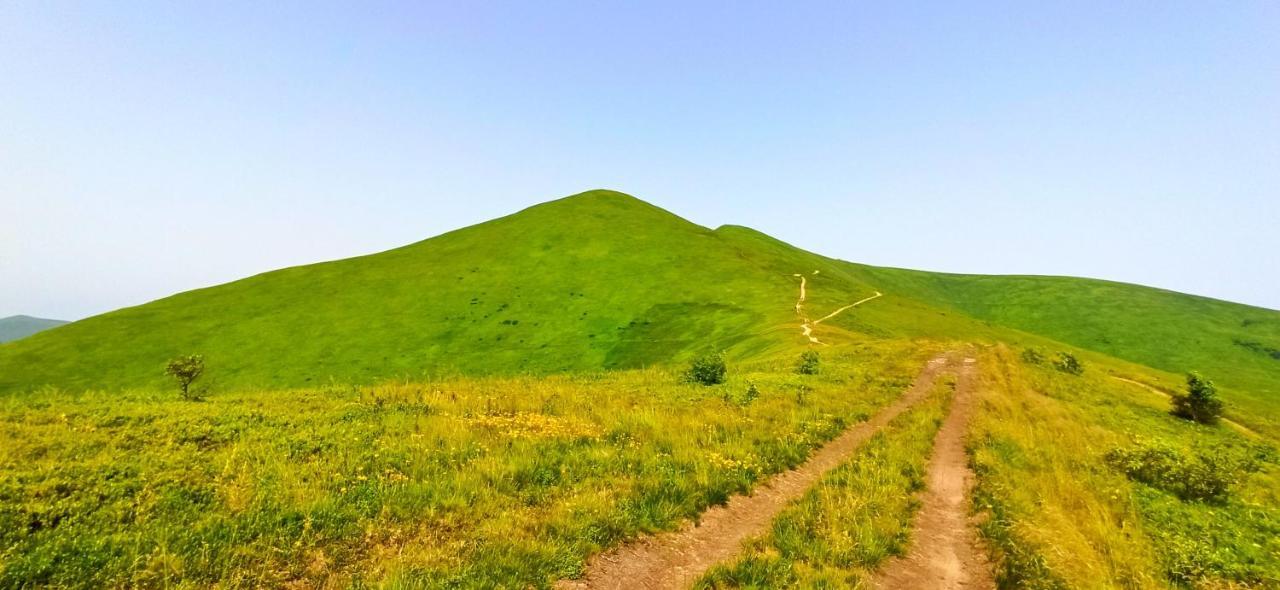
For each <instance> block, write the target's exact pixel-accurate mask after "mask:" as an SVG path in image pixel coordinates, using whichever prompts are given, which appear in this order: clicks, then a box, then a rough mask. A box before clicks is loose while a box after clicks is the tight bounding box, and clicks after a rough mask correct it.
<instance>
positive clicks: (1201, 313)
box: [0, 191, 1280, 413]
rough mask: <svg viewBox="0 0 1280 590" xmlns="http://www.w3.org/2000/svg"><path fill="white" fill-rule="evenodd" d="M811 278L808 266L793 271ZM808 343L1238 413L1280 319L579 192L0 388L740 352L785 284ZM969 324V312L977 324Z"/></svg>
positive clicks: (329, 266) (292, 271)
mask: <svg viewBox="0 0 1280 590" xmlns="http://www.w3.org/2000/svg"><path fill="white" fill-rule="evenodd" d="M813 271H820V273H819V274H816V275H815V274H812V273H813ZM796 272H804V273H806V275H807V276H808V279H809V284H810V289H809V294H810V298H809V301H808V303H807V309H808V310H809V312H810V314H811V315H813V316H819V315H824V314H825V313H827V312H828V311H830V310H834V309H836V308H837V307H839V306H842V305H845V304H847V303H849V302H851V301H853V300H856V299H860V298H862V297H864V296H866V295H869V294H870V293H871V292H872V291H873V290H880V291H884V292H885V293H886V297H884V298H882V299H879V300H877V301H875V302H873V303H872V304H869V305H867V306H865V307H863V308H859V309H857V310H855V311H854V312H850V313H846V314H844V315H842V316H840V317H838V318H835V319H833V320H831V321H829V322H827V323H825V324H823V326H822V328H821V332H820V336H822V337H823V338H824V340H828V341H831V340H832V339H836V340H840V339H841V338H840V337H841V336H849V337H852V338H855V339H863V338H866V337H873V338H889V337H929V338H950V339H964V340H984V341H992V340H1018V339H1024V335H1023V334H1018V333H1015V331H1021V332H1022V333H1031V334H1038V335H1040V336H1043V337H1046V338H1049V339H1054V340H1058V341H1062V342H1066V343H1069V344H1073V345H1076V346H1080V347H1082V348H1086V349H1090V350H1094V351H1098V352H1101V353H1104V354H1108V355H1112V356H1115V357H1118V358H1122V359H1127V360H1130V361H1133V362H1137V363H1142V364H1144V365H1147V366H1151V367H1156V368H1159V369H1163V370H1166V371H1171V372H1174V373H1178V372H1182V371H1186V370H1193V369H1194V370H1201V371H1204V372H1205V373H1207V374H1208V375H1209V376H1210V377H1211V378H1214V379H1215V380H1217V381H1218V382H1219V383H1220V384H1222V385H1225V386H1227V387H1228V388H1229V389H1230V390H1231V391H1230V392H1229V394H1230V395H1229V400H1231V399H1239V400H1241V401H1243V409H1244V410H1246V411H1248V412H1265V413H1270V410H1271V409H1272V408H1273V407H1274V404H1275V400H1276V396H1277V395H1280V359H1276V358H1274V356H1273V355H1272V353H1271V352H1270V351H1271V350H1274V349H1280V313H1278V312H1275V311H1271V310H1265V309H1260V308H1254V307H1249V306H1244V305H1238V304H1233V303H1227V302H1222V301H1215V300H1211V299H1206V298H1201V297H1194V296H1189V295H1182V294H1178V293H1172V292H1169V291H1162V290H1158V289H1151V288H1146V287H1139V286H1135V285H1125V284H1119V283H1110V282H1104V281H1094V280H1087V279H1071V278H1058V277H1016V276H1010V277H989V276H977V275H949V274H940V273H927V272H919V271H907V270H897V269H887V268H877V267H870V266H864V265H858V264H852V263H847V262H842V261H837V260H833V259H829V258H824V257H821V256H818V255H814V254H811V253H808V252H804V251H802V250H799V249H797V248H794V247H792V246H790V245H788V244H785V243H782V242H780V241H778V240H775V239H773V238H770V237H768V236H766V235H764V234H761V233H759V232H756V231H753V230H750V229H747V228H742V227H735V226H725V227H721V228H719V229H716V230H710V229H707V228H704V227H701V226H698V225H695V224H692V223H689V222H687V221H685V220H683V219H680V218H679V217H676V216H674V215H672V214H670V213H668V212H666V211H663V210H661V209H658V208H656V207H653V206H651V205H648V204H646V203H644V202H642V201H640V200H638V199H635V198H632V197H629V196H626V195H623V194H621V193H615V192H612V191H591V192H588V193H583V194H581V195H576V196H573V197H569V198H566V199H561V200H559V201H552V202H550V203H545V204H542V205H538V206H535V207H531V208H529V209H527V210H525V211H522V212H520V213H517V214H515V215H511V216H508V217H504V218H500V219H496V220H493V221H490V222H487V223H483V224H480V225H477V226H473V227H469V228H464V229H461V230H458V231H455V232H451V233H448V234H445V235H442V236H439V237H436V238H431V239H429V240H425V241H422V242H419V243H416V244H411V245H409V246H405V247H403V248H398V249H395V250H391V251H388V252H383V253H379V254H374V255H369V256H363V257H358V258H352V259H347V260H339V261H334V262H327V263H321V264H314V265H308V266H301V267H296V268H289V269H283V270H279V271H275V272H270V273H266V274H263V275H259V276H255V277H251V278H248V279H244V280H241V281H237V282H234V283H229V284H226V285H221V286H217V287H212V288H209V289H202V290H197V291H191V292H188V293H182V294H179V295H175V296H172V297H169V298H166V299H162V300H159V301H156V302H152V303H149V304H146V305H142V306H138V307H133V308H128V309H123V310H120V311H117V312H113V313H109V314H104V315H102V316H98V317H94V318H89V319H87V320H84V321H81V322H76V323H73V324H70V325H68V326H65V327H63V328H60V329H58V330H57V331H54V332H50V333H46V334H37V335H35V336H32V337H30V338H27V339H24V340H23V341H22V342H19V343H13V344H7V345H0V392H4V391H12V390H22V389H33V388H36V387H39V386H40V385H44V384H52V385H56V386H60V387H64V388H69V389H81V388H103V389H118V388H124V387H137V386H157V385H160V384H162V383H163V376H162V375H161V374H160V368H161V367H162V366H163V364H164V362H165V361H166V360H167V359H169V358H171V357H173V356H175V355H178V354H184V353H191V352H198V353H202V354H204V355H205V356H206V358H207V360H208V364H209V366H210V371H209V376H208V378H207V381H209V382H210V383H211V384H213V385H214V386H215V389H221V390H229V389H235V388H239V387H249V386H270V387H289V386H303V385H307V384H310V383H317V382H328V381H330V380H331V379H333V380H337V381H341V382H371V381H377V380H382V379H387V378H396V377H406V378H415V377H421V376H422V375H423V374H426V373H432V374H438V373H441V372H452V371H457V372H461V373H465V374H511V373H552V372H558V371H565V370H594V369H600V368H627V367H637V366H644V365H650V364H660V363H665V362H670V361H673V360H675V361H678V360H681V359H683V358H686V357H688V356H690V355H692V354H694V353H697V352H701V351H704V350H707V349H712V348H717V349H727V350H729V351H730V353H731V356H736V357H738V358H747V357H752V356H757V355H759V354H760V353H767V352H770V351H778V350H781V349H782V348H783V347H785V346H787V345H788V344H793V343H794V341H795V340H796V339H798V336H797V333H798V326H797V320H796V318H795V316H794V314H793V313H792V311H791V310H792V305H793V303H794V301H795V295H796V279H795V278H794V277H792V276H791V275H792V274H793V273H796ZM975 318H976V319H975Z"/></svg>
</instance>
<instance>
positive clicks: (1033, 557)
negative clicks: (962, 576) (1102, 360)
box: [971, 347, 1280, 588]
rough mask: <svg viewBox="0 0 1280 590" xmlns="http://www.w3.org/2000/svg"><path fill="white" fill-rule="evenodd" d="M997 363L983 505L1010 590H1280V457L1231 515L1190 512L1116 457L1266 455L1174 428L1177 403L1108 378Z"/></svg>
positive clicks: (977, 431) (997, 357) (982, 453)
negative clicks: (1180, 452)
mask: <svg viewBox="0 0 1280 590" xmlns="http://www.w3.org/2000/svg"><path fill="white" fill-rule="evenodd" d="M983 363H984V366H987V367H990V368H993V369H994V370H987V371H984V374H983V378H982V389H981V409H980V411H979V412H978V414H977V416H976V418H975V421H974V423H973V426H972V437H973V441H974V443H973V444H974V448H973V449H971V451H972V455H973V456H972V460H973V463H974V467H975V471H976V473H977V475H978V486H977V490H976V492H975V498H974V502H975V504H976V508H977V509H979V510H980V511H984V512H986V513H987V520H986V521H985V523H984V524H983V525H982V531H983V533H984V536H985V537H986V538H987V540H988V542H989V543H990V545H991V547H992V550H993V553H994V554H995V557H996V562H997V568H998V569H997V575H998V581H999V582H1000V585H1001V587H1002V588H1167V587H1170V586H1171V585H1174V586H1179V585H1194V586H1197V587H1275V586H1276V585H1277V584H1280V540H1278V539H1280V529H1278V528H1277V523H1278V522H1280V521H1278V520H1277V519H1278V517H1280V501H1278V500H1280V498H1277V493H1278V492H1277V490H1280V477H1278V474H1277V469H1276V464H1275V461H1274V459H1271V460H1269V462H1267V461H1264V462H1263V465H1262V467H1261V470H1260V471H1259V472H1258V473H1255V474H1251V475H1249V476H1248V477H1247V479H1246V480H1245V481H1244V482H1242V483H1241V485H1240V486H1239V489H1238V493H1237V494H1236V495H1234V496H1233V497H1232V499H1230V500H1228V501H1227V502H1226V503H1225V504H1221V505H1211V504H1204V503H1198V502H1189V501H1183V500H1181V499H1179V498H1178V497H1176V496H1175V495H1174V494H1173V493H1171V492H1167V491H1163V490H1160V489H1156V488H1153V487H1150V486H1148V485H1146V484H1142V483H1140V482H1135V481H1130V480H1129V479H1128V478H1127V477H1126V476H1125V475H1124V473H1123V472H1122V470H1117V469H1115V468H1113V467H1112V466H1110V465H1108V462H1107V460H1106V456H1107V453H1108V452H1111V451H1113V450H1114V449H1116V448H1123V447H1126V446H1128V445H1132V444H1134V439H1135V438H1136V437H1138V438H1141V439H1143V440H1148V441H1156V442H1159V443H1161V444H1165V445H1169V446H1170V447H1173V448H1182V449H1188V448H1190V447H1192V446H1198V445H1207V444H1212V445H1228V446H1234V447H1239V448H1241V449H1253V448H1254V446H1253V445H1252V444H1251V443H1250V442H1249V441H1247V440H1245V439H1243V438H1241V437H1240V436H1239V435H1238V434H1237V433H1235V432H1233V431H1230V430H1228V429H1224V428H1210V427H1204V426H1198V425H1194V424H1190V423H1187V422H1185V421H1182V420H1178V419H1176V418H1173V417H1171V416H1169V414H1168V411H1167V410H1168V406H1167V402H1165V401H1163V400H1160V399H1157V398H1155V396H1149V395H1147V394H1145V393H1144V392H1141V391H1139V390H1137V389H1136V388H1126V387H1125V386H1124V384H1119V383H1117V382H1116V381H1114V380H1112V379H1109V378H1107V377H1106V376H1105V375H1103V374H1101V373H1100V372H1099V371H1090V372H1087V373H1086V374H1085V375H1083V376H1073V375H1067V374H1063V373H1061V372H1058V371H1054V370H1052V369H1048V368H1045V367H1042V366H1036V365H1032V364H1027V363H1023V362H1021V361H1019V360H1018V359H1017V355H1015V354H1014V353H1013V352H1012V351H1010V350H1008V349H1006V348H1003V347H1001V348H997V349H994V350H992V351H991V352H990V353H988V354H987V355H985V358H984V359H983ZM1255 450H1256V449H1255ZM1260 452H1261V451H1260ZM1263 455H1264V456H1266V453H1265V452H1263Z"/></svg>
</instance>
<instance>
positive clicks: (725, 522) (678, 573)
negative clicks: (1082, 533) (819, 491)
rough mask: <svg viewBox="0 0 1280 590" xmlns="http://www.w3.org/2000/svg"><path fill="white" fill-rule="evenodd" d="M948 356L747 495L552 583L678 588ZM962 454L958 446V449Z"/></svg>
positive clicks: (925, 389)
mask: <svg viewBox="0 0 1280 590" xmlns="http://www.w3.org/2000/svg"><path fill="white" fill-rule="evenodd" d="M954 364H955V363H953V362H950V361H948V358H947V357H946V356H939V357H937V358H934V359H933V360H930V361H929V363H928V364H927V365H925V368H924V369H923V370H922V371H921V372H920V375H919V376H918V377H916V380H915V382H914V383H912V385H911V387H910V389H908V390H907V392H906V393H905V394H903V396H902V397H900V398H898V399H897V400H895V401H894V402H893V403H892V404H890V405H889V406H888V407H886V408H884V409H883V410H881V411H880V412H879V413H877V414H876V415H875V416H873V417H871V418H870V419H869V420H867V421H866V422H862V423H859V424H857V425H855V426H853V427H851V428H849V429H848V430H846V431H845V432H844V434H841V435H840V436H839V437H837V438H836V439H835V440H833V441H831V442H830V443H828V444H827V445H825V446H823V447H822V448H821V449H819V450H818V451H817V452H815V453H814V454H813V456H811V457H810V458H809V460H808V461H807V462H805V463H804V464H803V465H801V466H800V467H797V468H796V469H793V470H791V471H787V472H784V473H780V474H778V475H775V476H774V477H772V478H770V479H769V481H768V482H766V483H764V484H762V485H761V486H759V487H758V488H757V489H756V490H754V493H752V494H751V495H749V496H734V497H732V498H730V499H729V502H728V503H727V504H725V505H723V506H716V507H713V508H710V509H708V510H707V511H706V512H704V513H703V514H702V515H701V517H700V518H699V519H698V522H697V523H686V524H685V526H683V527H681V528H680V529H679V530H677V531H674V532H670V533H664V534H661V535H657V536H653V537H646V538H643V539H639V540H637V541H635V542H633V543H629V544H627V545H623V546H621V547H619V548H617V549H614V550H612V551H609V552H606V553H603V554H600V555H598V556H596V557H594V558H592V559H591V560H590V561H589V562H588V563H587V569H586V575H585V576H584V577H583V578H582V579H579V580H561V581H560V582H559V583H557V584H556V587H557V588H562V589H569V588H589V589H604V588H610V589H613V588H616V589H654V588H685V587H687V586H689V585H690V584H691V583H693V582H694V581H696V580H697V579H698V578H699V577H701V576H702V574H703V573H705V572H706V571H707V569H709V568H710V567H711V566H712V565H715V564H716V563H719V562H721V561H725V560H728V559H730V558H732V557H734V556H735V555H737V554H738V553H739V552H740V551H741V550H742V541H743V540H745V539H747V538H749V537H753V536H756V535H759V534H761V533H763V532H765V531H766V530H767V528H768V526H769V524H770V523H771V522H772V521H773V519H774V517H776V516H777V515H778V513H779V512H781V511H782V509H783V508H784V507H785V506H786V505H787V503H788V502H790V501H792V500H794V499H796V498H799V497H800V496H801V495H803V494H804V492H805V491H807V490H808V489H809V488H810V487H811V486H813V485H814V484H815V483H817V482H818V480H819V479H820V478H821V477H822V476H823V475H824V474H826V473H827V472H828V471H830V470H832V469H834V468H835V467H837V466H839V465H840V464H841V463H843V462H844V461H846V460H847V459H848V458H849V456H850V455H852V454H853V452H854V451H855V450H856V449H857V448H858V447H859V446H860V445H861V444H862V443H864V442H866V440H867V439H869V438H871V436H872V435H873V434H875V433H876V431H878V430H880V429H881V428H883V427H884V426H885V425H886V424H888V423H889V422H890V421H891V420H893V419H894V418H895V417H897V416H898V415H899V414H901V413H902V412H903V411H905V410H906V409H907V408H909V407H911V406H912V405H913V404H915V403H916V402H918V401H920V400H921V399H922V398H923V397H925V395H926V394H928V393H929V391H930V389H931V387H932V386H933V382H934V380H935V379H937V377H938V375H939V374H940V373H942V372H943V371H945V370H954V366H953V365H954ZM960 452H961V454H963V452H964V451H963V449H961V451H960Z"/></svg>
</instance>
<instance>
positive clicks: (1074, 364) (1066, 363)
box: [1053, 352, 1084, 375]
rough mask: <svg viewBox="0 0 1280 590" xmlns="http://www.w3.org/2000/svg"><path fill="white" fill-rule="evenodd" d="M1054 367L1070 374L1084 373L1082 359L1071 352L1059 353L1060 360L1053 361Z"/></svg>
mask: <svg viewBox="0 0 1280 590" xmlns="http://www.w3.org/2000/svg"><path fill="white" fill-rule="evenodd" d="M1053 368H1055V369H1057V370H1059V371H1062V372H1063V373H1067V374H1069V375H1079V374H1081V373H1084V365H1083V364H1081V363H1080V359H1077V358H1076V355H1074V354H1071V353H1069V352H1060V353H1058V360H1056V361H1054V362H1053Z"/></svg>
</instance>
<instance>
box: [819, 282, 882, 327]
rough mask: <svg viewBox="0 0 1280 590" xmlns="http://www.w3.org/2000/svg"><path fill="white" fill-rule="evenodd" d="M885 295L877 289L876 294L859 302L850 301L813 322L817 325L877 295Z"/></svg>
mask: <svg viewBox="0 0 1280 590" xmlns="http://www.w3.org/2000/svg"><path fill="white" fill-rule="evenodd" d="M883 296H884V294H883V293H881V292H879V291H876V294H875V295H872V296H870V297H867V298H866V299H862V300H860V301H857V302H854V303H850V304H849V305H846V306H844V307H841V308H840V309H837V310H835V311H833V312H831V313H829V314H827V315H825V316H823V317H822V318H821V319H818V320H815V321H814V322H813V325H815V326H816V325H818V324H821V323H822V322H825V321H827V320H829V319H831V318H833V317H836V316H838V315H840V314H842V313H844V311H845V310H847V309H852V308H854V307H857V306H859V305H862V304H863V303H866V302H868V301H871V300H872V299H875V298H877V297H883Z"/></svg>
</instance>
